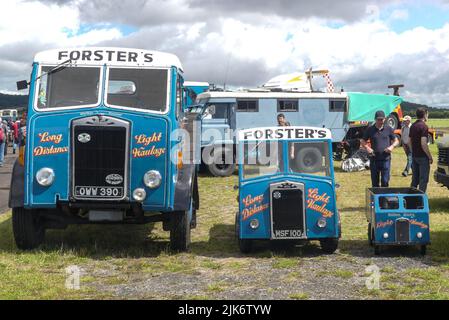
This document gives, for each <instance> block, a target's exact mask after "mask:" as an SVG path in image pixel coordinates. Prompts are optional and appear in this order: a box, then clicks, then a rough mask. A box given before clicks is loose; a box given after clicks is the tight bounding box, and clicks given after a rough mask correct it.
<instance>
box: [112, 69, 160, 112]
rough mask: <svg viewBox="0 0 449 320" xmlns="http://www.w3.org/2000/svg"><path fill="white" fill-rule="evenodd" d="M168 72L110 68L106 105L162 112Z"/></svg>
mask: <svg viewBox="0 0 449 320" xmlns="http://www.w3.org/2000/svg"><path fill="white" fill-rule="evenodd" d="M167 80H168V70H166V69H131V68H130V69H126V68H110V69H109V78H108V88H107V99H106V104H107V105H109V106H116V107H128V108H134V109H144V110H149V111H154V112H164V111H166V109H167V88H168V81H167Z"/></svg>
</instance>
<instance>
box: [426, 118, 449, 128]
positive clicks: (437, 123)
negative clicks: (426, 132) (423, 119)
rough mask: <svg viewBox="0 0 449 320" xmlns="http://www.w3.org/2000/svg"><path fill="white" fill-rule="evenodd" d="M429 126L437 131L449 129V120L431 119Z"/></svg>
mask: <svg viewBox="0 0 449 320" xmlns="http://www.w3.org/2000/svg"><path fill="white" fill-rule="evenodd" d="M427 125H428V126H429V127H430V128H435V129H449V119H429V121H428V122H427Z"/></svg>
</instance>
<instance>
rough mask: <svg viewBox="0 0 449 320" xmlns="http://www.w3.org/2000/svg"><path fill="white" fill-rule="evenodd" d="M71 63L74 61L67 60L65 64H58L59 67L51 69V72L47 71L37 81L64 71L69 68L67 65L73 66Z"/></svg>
mask: <svg viewBox="0 0 449 320" xmlns="http://www.w3.org/2000/svg"><path fill="white" fill-rule="evenodd" d="M71 62H72V59H67V60H66V61H64V62H61V63H60V64H58V65H57V66H55V67H53V68H51V69H50V70H49V71H47V72H45V73H43V74H41V75H40V76H39V77H37V78H36V80H39V79H40V78H42V77H43V76H47V75H50V74H53V73H56V72H59V71H62V70H64V69H65V68H67V65H69V64H71Z"/></svg>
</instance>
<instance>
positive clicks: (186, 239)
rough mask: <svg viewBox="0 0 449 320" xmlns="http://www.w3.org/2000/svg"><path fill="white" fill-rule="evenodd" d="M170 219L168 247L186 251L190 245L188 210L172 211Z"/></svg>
mask: <svg viewBox="0 0 449 320" xmlns="http://www.w3.org/2000/svg"><path fill="white" fill-rule="evenodd" d="M171 219H172V221H171V229H170V249H171V250H172V251H175V252H183V251H187V249H188V247H189V245H190V221H189V212H188V211H177V212H173V213H172V217H171Z"/></svg>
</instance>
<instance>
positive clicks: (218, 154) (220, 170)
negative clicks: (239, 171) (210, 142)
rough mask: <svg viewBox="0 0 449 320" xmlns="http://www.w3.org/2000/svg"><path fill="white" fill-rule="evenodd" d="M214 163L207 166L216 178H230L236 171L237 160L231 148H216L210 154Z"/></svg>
mask: <svg viewBox="0 0 449 320" xmlns="http://www.w3.org/2000/svg"><path fill="white" fill-rule="evenodd" d="M210 159H212V163H210V164H208V165H207V168H208V170H209V172H210V173H211V174H212V175H213V176H214V177H229V176H231V175H232V174H233V173H234V171H235V160H234V155H233V151H232V149H231V148H221V147H216V148H214V149H213V150H212V152H211V153H210Z"/></svg>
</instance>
